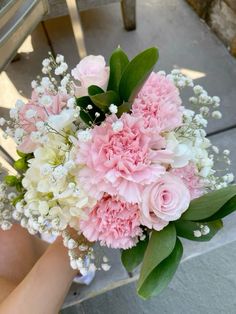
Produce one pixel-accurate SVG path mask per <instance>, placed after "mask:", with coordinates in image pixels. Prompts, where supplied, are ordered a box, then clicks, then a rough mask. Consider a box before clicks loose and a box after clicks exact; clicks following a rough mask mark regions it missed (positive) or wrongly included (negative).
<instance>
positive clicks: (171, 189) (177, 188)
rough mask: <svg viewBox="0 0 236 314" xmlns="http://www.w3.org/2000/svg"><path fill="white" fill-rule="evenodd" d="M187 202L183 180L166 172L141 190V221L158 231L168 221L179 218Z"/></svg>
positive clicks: (187, 192) (188, 197)
mask: <svg viewBox="0 0 236 314" xmlns="http://www.w3.org/2000/svg"><path fill="white" fill-rule="evenodd" d="M189 203H190V193H189V190H188V189H187V187H186V186H185V184H184V183H183V181H182V180H181V179H180V178H178V177H176V176H174V175H172V174H168V173H166V174H165V175H164V176H162V177H161V178H160V179H159V180H158V181H156V182H155V183H153V184H151V185H148V186H147V187H146V188H145V189H144V190H143V194H142V203H141V223H142V224H143V225H145V226H147V227H148V228H150V229H152V228H153V229H155V230H157V231H159V230H161V229H163V228H164V227H165V226H166V225H167V224H168V223H169V221H173V220H177V219H179V218H180V216H181V215H182V213H183V212H185V211H186V210H187V208H188V207H189Z"/></svg>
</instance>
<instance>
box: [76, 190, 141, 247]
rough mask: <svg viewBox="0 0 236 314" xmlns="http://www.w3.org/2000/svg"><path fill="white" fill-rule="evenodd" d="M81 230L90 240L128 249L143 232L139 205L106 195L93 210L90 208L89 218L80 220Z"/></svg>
mask: <svg viewBox="0 0 236 314" xmlns="http://www.w3.org/2000/svg"><path fill="white" fill-rule="evenodd" d="M80 230H81V231H82V233H83V234H84V236H85V237H86V238H87V239H88V240H89V241H92V242H93V241H101V244H102V245H106V246H108V247H112V248H114V249H117V248H122V249H128V248H130V247H132V246H134V245H135V244H136V243H137V241H138V236H140V235H141V234H142V229H141V228H140V210H139V207H138V205H137V204H129V203H126V202H123V201H121V200H119V199H118V198H117V197H111V196H110V195H104V196H103V198H102V199H101V200H100V201H98V202H97V204H96V205H95V206H94V208H93V209H92V211H91V210H89V209H88V219H86V220H81V221H80Z"/></svg>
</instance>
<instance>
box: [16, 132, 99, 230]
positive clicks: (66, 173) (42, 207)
mask: <svg viewBox="0 0 236 314" xmlns="http://www.w3.org/2000/svg"><path fill="white" fill-rule="evenodd" d="M70 146H71V144H70V143H66V141H65V139H64V138H63V137H62V136H60V135H58V134H52V133H49V134H48V139H47V143H46V144H44V145H42V146H41V147H39V148H37V149H36V150H35V152H34V156H35V157H34V158H32V159H31V160H29V168H28V170H27V171H26V173H25V176H24V179H23V180H22V184H23V187H24V188H25V189H26V193H25V195H24V200H22V201H21V202H19V203H17V205H16V209H15V211H14V215H15V217H19V218H20V220H21V225H22V226H23V227H27V228H28V230H29V231H30V232H31V233H37V232H41V233H43V232H51V233H53V234H55V235H57V234H59V233H61V232H62V230H64V229H65V228H66V227H67V225H68V224H70V225H71V226H74V227H75V228H76V224H77V221H78V220H77V219H78V217H81V216H83V215H84V212H83V208H84V207H85V206H93V205H94V201H93V200H91V199H89V198H88V196H87V195H86V194H85V193H84V191H83V188H82V186H80V184H79V182H78V181H77V177H76V174H77V173H76V169H75V165H74V162H73V158H72V151H71V150H70ZM22 208H24V216H22Z"/></svg>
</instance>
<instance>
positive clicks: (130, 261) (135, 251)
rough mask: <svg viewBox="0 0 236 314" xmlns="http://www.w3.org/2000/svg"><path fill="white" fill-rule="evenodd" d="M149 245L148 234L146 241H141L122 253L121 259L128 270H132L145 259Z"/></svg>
mask: <svg viewBox="0 0 236 314" xmlns="http://www.w3.org/2000/svg"><path fill="white" fill-rule="evenodd" d="M147 245H148V236H146V238H145V240H144V241H139V242H138V243H137V245H136V246H134V247H132V248H131V249H128V250H123V251H122V253H121V261H122V263H123V265H124V267H125V269H126V270H127V271H128V272H132V271H133V270H134V269H135V268H136V267H137V266H138V265H139V264H141V263H142V261H143V256H144V253H145V251H146V248H147Z"/></svg>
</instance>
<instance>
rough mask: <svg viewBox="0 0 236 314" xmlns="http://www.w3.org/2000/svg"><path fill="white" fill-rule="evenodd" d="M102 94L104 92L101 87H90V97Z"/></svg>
mask: <svg viewBox="0 0 236 314" xmlns="http://www.w3.org/2000/svg"><path fill="white" fill-rule="evenodd" d="M102 93H104V90H103V89H101V87H99V86H96V85H91V86H89V88H88V94H89V96H94V95H97V94H102Z"/></svg>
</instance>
